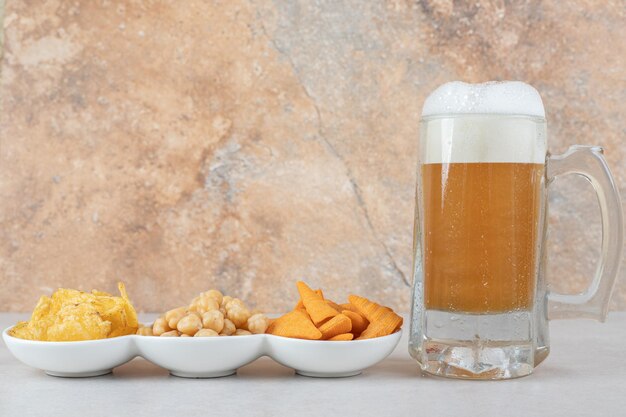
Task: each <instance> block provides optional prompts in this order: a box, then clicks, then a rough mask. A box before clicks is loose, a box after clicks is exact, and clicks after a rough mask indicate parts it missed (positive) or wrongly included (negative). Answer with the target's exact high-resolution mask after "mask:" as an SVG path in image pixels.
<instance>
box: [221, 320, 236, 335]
mask: <svg viewBox="0 0 626 417" xmlns="http://www.w3.org/2000/svg"><path fill="white" fill-rule="evenodd" d="M236 331H237V328H236V327H235V324H234V323H233V322H232V321H230V320H228V319H224V328H223V329H222V331H221V332H220V335H223V336H230V335H232V334H233V333H235V332H236Z"/></svg>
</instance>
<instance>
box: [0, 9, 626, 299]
mask: <svg viewBox="0 0 626 417" xmlns="http://www.w3.org/2000/svg"><path fill="white" fill-rule="evenodd" d="M0 4H1V3H0ZM625 10H626V7H625V5H624V2H623V1H620V0H616V1H590V0H575V1H569V2H560V1H556V0H553V1H544V2H542V1H535V0H528V1H514V2H510V1H485V0H478V1H472V2H461V1H449V0H425V1H400V0H397V1H383V0H371V1H360V0H353V1H321V0H320V1H274V2H272V1H260V0H259V1H246V0H236V1H226V0H224V1H200V0H191V1H185V2H179V1H150V0H144V1H141V0H127V1H113V0H97V1H89V2H87V1H84V2H80V1H60V0H56V1H55V0H48V1H39V0H31V1H18V0H6V4H5V7H4V25H3V28H4V29H3V34H4V53H3V56H2V64H1V78H0V88H1V99H0V106H1V113H0V158H1V159H0V280H1V281H0V310H10V311H27V310H30V309H31V308H32V307H33V305H34V303H35V302H36V299H37V297H38V295H39V294H41V293H46V292H49V291H51V290H52V289H54V288H56V287H59V286H67V287H77V288H82V289H91V288H92V287H97V288H100V289H108V290H113V288H114V282H115V281H116V280H120V279H122V280H125V281H126V282H127V284H128V287H129V290H130V293H131V295H132V297H133V298H134V300H135V303H136V305H137V306H138V307H139V309H141V310H148V311H157V310H163V309H164V308H167V307H170V306H173V305H175V304H178V303H182V302H184V301H185V300H188V299H189V298H191V297H192V296H193V295H194V294H195V293H196V292H199V291H201V290H203V289H208V288H210V287H218V288H220V289H222V290H224V291H226V292H228V293H234V294H236V295H239V296H240V297H242V298H245V299H247V300H249V301H250V303H251V304H253V305H256V306H260V307H263V308H266V309H267V310H270V311H279V310H282V309H286V308H287V307H290V306H291V305H292V304H293V300H294V298H295V297H296V295H295V287H294V285H293V282H294V281H295V280H296V279H297V278H301V277H306V279H307V280H308V281H309V282H310V283H311V284H312V285H314V286H322V287H323V288H324V289H325V290H326V293H327V294H329V295H330V296H332V297H339V296H341V295H344V294H347V293H348V292H350V291H352V292H357V293H362V294H365V295H368V296H371V297H374V298H375V299H377V300H380V301H381V302H384V303H387V304H389V305H392V306H394V307H396V308H398V309H400V310H403V311H407V310H408V308H409V297H410V294H409V289H408V287H407V285H406V284H407V281H408V280H409V278H408V277H409V275H410V269H411V245H412V242H411V241H412V237H411V235H412V223H413V220H412V215H413V205H414V203H413V197H414V171H415V161H416V149H417V132H418V118H419V114H420V108H421V105H422V102H423V99H424V98H425V96H426V95H427V94H428V92H429V91H431V90H432V89H433V88H434V87H436V86H437V85H438V84H440V83H443V82H445V81H448V80H454V79H463V80H467V81H485V80H490V79H519V80H524V81H527V82H529V83H531V84H533V85H535V86H536V87H537V88H538V89H539V91H540V92H541V94H542V95H543V97H544V100H545V104H546V108H547V110H548V118H549V126H550V127H549V129H550V136H551V137H550V140H551V149H552V151H553V152H561V151H564V150H565V149H566V148H567V146H569V145H571V144H575V143H582V144H587V143H590V144H602V145H604V146H605V147H606V156H607V158H608V160H609V161H610V164H611V166H612V168H613V172H614V174H615V176H616V179H617V181H618V183H619V185H620V187H621V192H622V195H623V196H626V188H625V187H626V164H625V162H624V161H625V160H626V158H625V156H626V155H625V154H626V144H625V142H624V136H625V134H626V118H625V117H624V114H625V113H626V104H625V103H626V58H625V57H626V41H625V39H626V24H625V21H626V20H625V19H626V16H625ZM551 204H552V207H551V216H550V231H551V239H550V246H551V252H550V263H551V266H550V280H551V282H552V283H553V286H554V287H555V288H556V289H558V290H561V291H569V292H576V291H580V290H581V289H582V288H584V286H585V285H586V283H587V282H588V279H589V277H590V275H591V273H592V272H593V271H594V268H595V260H596V258H597V256H598V247H599V243H600V230H599V221H598V219H597V217H598V215H599V212H598V209H597V207H596V203H595V197H594V195H593V192H592V191H591V188H590V186H589V185H588V184H586V183H585V181H583V180H580V179H575V178H566V179H563V180H559V181H558V182H557V184H556V185H555V186H554V187H553V190H552V195H551ZM624 270H626V268H623V270H622V272H621V281H622V282H621V283H619V285H618V290H617V293H616V295H615V297H614V301H613V307H614V308H617V309H623V308H625V307H626V282H624V277H625V272H624Z"/></svg>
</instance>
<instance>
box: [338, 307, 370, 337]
mask: <svg viewBox="0 0 626 417" xmlns="http://www.w3.org/2000/svg"><path fill="white" fill-rule="evenodd" d="M341 313H342V314H343V315H345V316H347V317H348V318H349V319H350V321H351V322H352V330H351V332H352V333H353V334H355V335H356V336H358V335H360V334H361V332H362V331H363V330H365V329H367V326H368V325H369V324H370V322H369V321H367V319H366V318H365V317H363V316H362V315H360V314H359V313H355V312H354V311H350V310H343V311H342V312H341Z"/></svg>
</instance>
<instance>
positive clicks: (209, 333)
mask: <svg viewBox="0 0 626 417" xmlns="http://www.w3.org/2000/svg"><path fill="white" fill-rule="evenodd" d="M193 336H194V337H214V336H219V334H218V333H217V332H216V331H215V330H212V329H200V330H198V332H197V333H196V334H195V335H193Z"/></svg>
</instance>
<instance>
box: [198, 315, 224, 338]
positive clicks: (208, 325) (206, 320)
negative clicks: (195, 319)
mask: <svg viewBox="0 0 626 417" xmlns="http://www.w3.org/2000/svg"><path fill="white" fill-rule="evenodd" d="M202 327H204V328H205V329H211V330H215V331H216V332H217V333H219V332H221V331H222V329H223V328H224V315H223V314H222V312H221V311H219V310H211V311H207V312H206V313H204V314H203V315H202Z"/></svg>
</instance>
